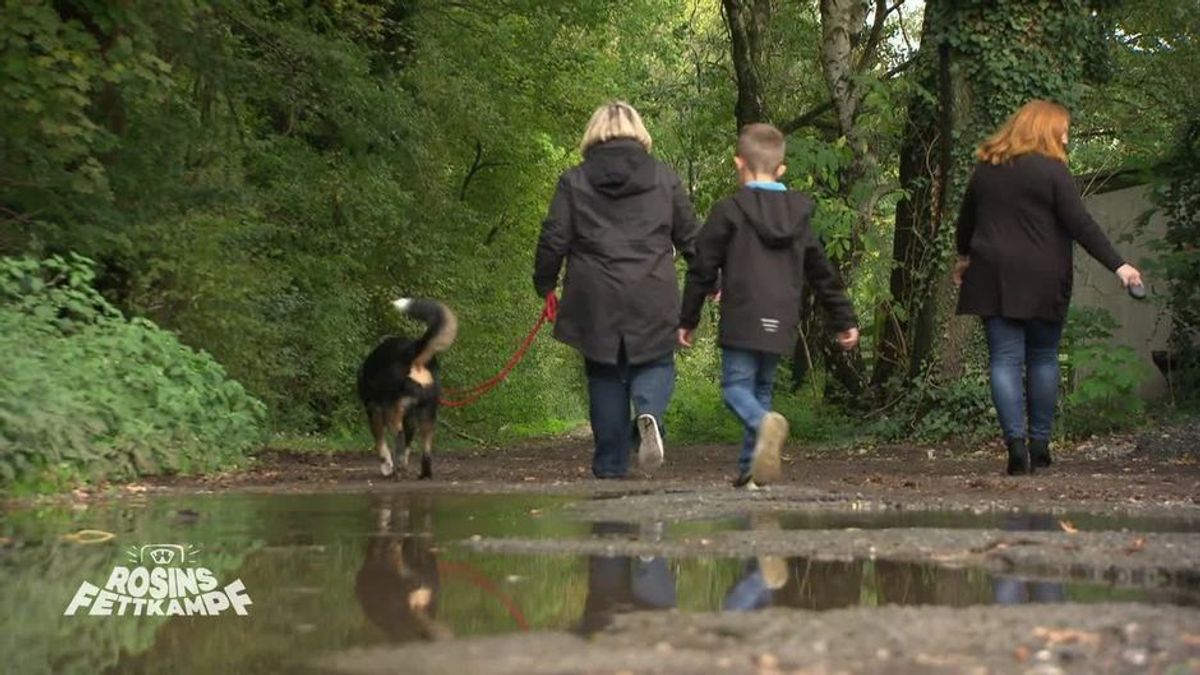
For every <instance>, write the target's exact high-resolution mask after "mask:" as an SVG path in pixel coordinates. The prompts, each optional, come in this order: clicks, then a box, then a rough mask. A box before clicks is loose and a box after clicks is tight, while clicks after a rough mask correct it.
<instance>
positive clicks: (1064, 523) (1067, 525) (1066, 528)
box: [1058, 520, 1079, 534]
mask: <svg viewBox="0 0 1200 675" xmlns="http://www.w3.org/2000/svg"><path fill="white" fill-rule="evenodd" d="M1058 526H1059V527H1061V528H1062V529H1063V532H1066V533H1067V534H1075V533H1076V532H1078V531H1079V528H1077V527H1075V526H1074V525H1072V524H1071V521H1069V520H1060V521H1058Z"/></svg>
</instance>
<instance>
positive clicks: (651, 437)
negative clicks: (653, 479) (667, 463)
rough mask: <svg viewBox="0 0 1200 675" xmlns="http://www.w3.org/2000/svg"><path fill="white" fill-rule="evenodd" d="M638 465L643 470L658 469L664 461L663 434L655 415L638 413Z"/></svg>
mask: <svg viewBox="0 0 1200 675" xmlns="http://www.w3.org/2000/svg"><path fill="white" fill-rule="evenodd" d="M637 430H638V437H639V438H640V439H641V440H640V442H639V443H638V465H639V466H640V467H641V468H642V469H643V470H646V471H648V470H650V469H657V468H658V467H660V466H662V463H663V442H662V434H660V433H659V432H658V421H657V420H655V419H654V416H653V415H638V418H637Z"/></svg>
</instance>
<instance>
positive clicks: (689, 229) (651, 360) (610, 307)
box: [533, 101, 697, 478]
mask: <svg viewBox="0 0 1200 675" xmlns="http://www.w3.org/2000/svg"><path fill="white" fill-rule="evenodd" d="M650 147H651V140H650V134H649V133H648V132H647V131H646V127H645V125H644V124H643V123H642V118H641V116H640V115H639V114H638V112H637V110H634V109H633V107H632V106H630V105H629V104H627V103H623V102H620V101H617V102H613V103H608V104H606V105H603V106H600V107H599V108H598V109H597V110H596V112H595V113H593V114H592V118H591V120H590V121H589V122H588V125H587V129H586V130H585V131H584V133H583V141H582V142H581V143H580V151H581V153H582V154H583V162H582V163H581V164H579V165H578V166H575V167H573V168H571V169H568V170H567V171H566V172H565V173H563V175H562V177H561V178H559V181H558V188H557V190H556V191H555V193H554V198H553V199H552V200H551V202H550V210H549V214H548V215H547V216H546V220H545V222H544V223H543V224H542V233H541V237H540V238H539V239H538V245H537V254H536V256H535V260H534V271H533V285H534V288H535V289H536V290H537V292H538V295H539V296H541V297H545V296H548V295H550V294H552V293H554V290H555V288H556V287H557V286H558V281H559V273H560V271H561V269H562V267H563V262H564V260H565V261H566V276H565V278H564V280H563V294H562V302H561V304H560V306H559V310H558V319H557V321H556V322H555V325H554V337H555V338H557V339H558V340H560V341H562V342H564V343H566V344H568V345H570V346H572V347H574V348H575V349H576V350H578V351H579V352H580V353H581V354H582V355H583V358H584V363H585V367H586V371H587V380H588V406H589V412H590V417H591V423H592V435H593V439H594V443H595V453H594V455H593V458H592V473H593V474H594V475H595V476H596V477H597V478H623V477H625V475H626V474H627V472H628V470H629V454H630V449H631V448H632V445H633V443H634V440H635V439H637V440H638V461H639V464H640V465H641V466H642V468H644V469H653V468H656V467H657V466H659V465H661V464H662V461H663V442H662V438H663V413H664V412H666V409H667V403H668V402H669V401H670V398H671V394H672V392H673V390H674V388H675V329H676V327H677V323H678V317H679V305H680V297H679V284H678V281H677V279H676V275H675V264H674V255H675V252H676V251H678V252H679V253H681V254H683V255H684V256H686V257H688V258H689V259H690V257H691V251H692V242H693V240H694V239H695V237H696V230H697V224H696V218H695V215H694V213H693V212H692V206H691V203H690V202H689V200H688V195H687V192H686V191H685V190H684V188H683V185H682V184H681V183H680V181H679V177H678V176H677V175H675V172H674V171H672V170H671V169H670V167H668V166H667V165H665V164H663V163H662V162H659V161H658V160H656V159H654V158H653V157H651V156H650ZM631 408H632V414H633V416H635V418H636V422H631Z"/></svg>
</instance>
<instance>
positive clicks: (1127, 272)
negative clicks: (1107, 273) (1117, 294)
mask: <svg viewBox="0 0 1200 675" xmlns="http://www.w3.org/2000/svg"><path fill="white" fill-rule="evenodd" d="M1117 277H1118V278H1120V279H1121V285H1122V286H1124V287H1125V288H1129V287H1130V286H1141V285H1142V273H1141V272H1139V271H1138V270H1137V268H1136V267H1134V266H1133V265H1130V264H1128V263H1126V264H1124V265H1121V266H1120V267H1118V268H1117Z"/></svg>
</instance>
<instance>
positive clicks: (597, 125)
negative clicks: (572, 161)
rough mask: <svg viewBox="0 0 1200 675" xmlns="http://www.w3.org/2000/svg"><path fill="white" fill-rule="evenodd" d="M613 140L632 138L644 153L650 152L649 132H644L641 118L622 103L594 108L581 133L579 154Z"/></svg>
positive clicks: (636, 112)
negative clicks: (639, 144) (640, 145)
mask: <svg viewBox="0 0 1200 675" xmlns="http://www.w3.org/2000/svg"><path fill="white" fill-rule="evenodd" d="M614 138H632V139H633V140H635V141H637V142H638V143H641V144H642V148H644V149H645V150H646V152H650V146H651V145H652V142H651V140H650V132H648V131H646V125H644V124H642V116H641V115H639V114H638V111H637V110H635V109H634V107H633V106H631V105H629V104H628V103H626V102H624V101H612V102H610V103H605V104H604V105H602V106H600V107H599V108H596V112H594V113H592V119H590V120H588V124H587V128H586V129H584V131H583V140H582V141H580V143H579V152H580V153H584V152H587V151H588V148H590V147H592V146H593V145H596V144H599V143H603V142H605V141H611V140H613V139H614Z"/></svg>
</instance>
